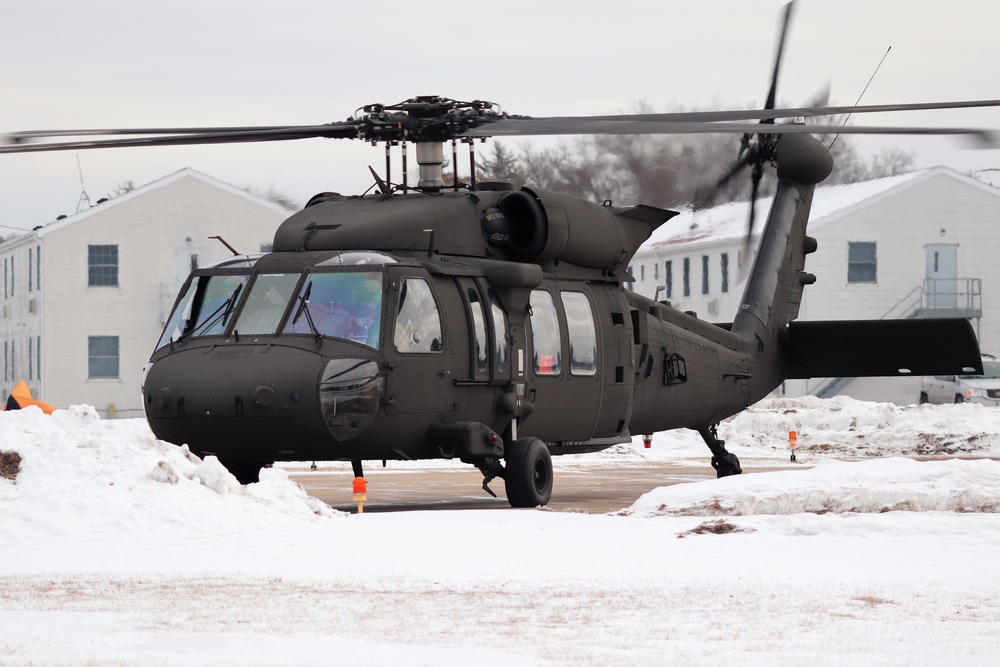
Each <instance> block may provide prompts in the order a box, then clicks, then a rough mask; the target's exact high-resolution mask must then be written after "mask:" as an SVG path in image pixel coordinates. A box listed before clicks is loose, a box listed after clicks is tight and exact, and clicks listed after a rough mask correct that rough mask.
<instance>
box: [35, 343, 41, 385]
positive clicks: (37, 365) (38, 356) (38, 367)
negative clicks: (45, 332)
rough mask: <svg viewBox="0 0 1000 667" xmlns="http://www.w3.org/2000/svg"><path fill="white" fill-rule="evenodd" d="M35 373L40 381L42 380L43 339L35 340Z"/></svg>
mask: <svg viewBox="0 0 1000 667" xmlns="http://www.w3.org/2000/svg"><path fill="white" fill-rule="evenodd" d="M35 372H36V374H37V375H38V379H39V380H41V379H42V337H41V336H37V337H36V338H35Z"/></svg>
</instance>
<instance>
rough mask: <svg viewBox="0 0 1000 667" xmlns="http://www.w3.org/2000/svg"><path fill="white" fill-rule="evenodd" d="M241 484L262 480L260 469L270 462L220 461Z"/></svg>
mask: <svg viewBox="0 0 1000 667" xmlns="http://www.w3.org/2000/svg"><path fill="white" fill-rule="evenodd" d="M220 463H222V465H223V466H224V467H225V468H226V470H228V471H229V472H230V473H231V474H232V476H233V477H235V478H236V481H237V482H239V483H240V484H256V483H257V482H259V481H260V469H261V468H264V467H268V466H270V465H271V464H270V463H264V462H262V461H220Z"/></svg>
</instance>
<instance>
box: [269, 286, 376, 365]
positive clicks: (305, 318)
mask: <svg viewBox="0 0 1000 667" xmlns="http://www.w3.org/2000/svg"><path fill="white" fill-rule="evenodd" d="M295 301H296V305H295V308H294V309H293V311H292V316H291V317H290V318H289V320H288V322H287V324H285V328H284V330H283V333H286V334H313V335H316V336H321V335H322V336H333V337H336V338H343V339H346V340H353V341H354V342H356V343H362V344H363V345H367V346H369V347H374V348H377V347H378V343H379V336H380V334H381V326H382V274H381V273H378V272H374V271H372V272H369V271H364V272H356V271H352V272H344V273H312V274H310V275H309V276H308V277H307V278H306V280H305V282H304V283H303V284H302V287H301V288H300V290H299V294H298V295H297V296H296V300H295Z"/></svg>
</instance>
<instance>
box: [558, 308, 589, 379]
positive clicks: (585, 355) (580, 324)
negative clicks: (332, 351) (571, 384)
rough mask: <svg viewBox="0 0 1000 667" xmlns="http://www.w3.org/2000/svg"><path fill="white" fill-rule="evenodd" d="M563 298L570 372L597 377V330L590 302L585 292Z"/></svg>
mask: <svg viewBox="0 0 1000 667" xmlns="http://www.w3.org/2000/svg"><path fill="white" fill-rule="evenodd" d="M561 296H562V302H563V309H564V310H565V311H566V328H567V329H568V331H569V372H570V373H572V374H573V375H596V374H597V330H596V328H595V327H594V311H593V310H592V309H591V307H590V300H589V299H587V295H586V294H584V293H583V292H563V293H562V295H561Z"/></svg>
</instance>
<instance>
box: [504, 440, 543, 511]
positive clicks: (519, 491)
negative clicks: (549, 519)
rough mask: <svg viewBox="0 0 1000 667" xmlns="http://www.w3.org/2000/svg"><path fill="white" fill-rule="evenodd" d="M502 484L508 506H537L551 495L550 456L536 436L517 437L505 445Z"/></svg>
mask: <svg viewBox="0 0 1000 667" xmlns="http://www.w3.org/2000/svg"><path fill="white" fill-rule="evenodd" d="M505 458H506V461H507V465H506V470H505V472H504V484H505V486H506V487H507V501H508V502H509V503H510V505H511V507H537V506H538V505H547V504H548V502H549V500H551V499H552V456H551V455H550V454H549V448H548V447H546V446H545V443H544V442H542V441H541V440H539V439H538V438H518V439H517V441H515V442H513V443H511V445H510V446H509V447H508V448H507V456H506V457H505Z"/></svg>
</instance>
